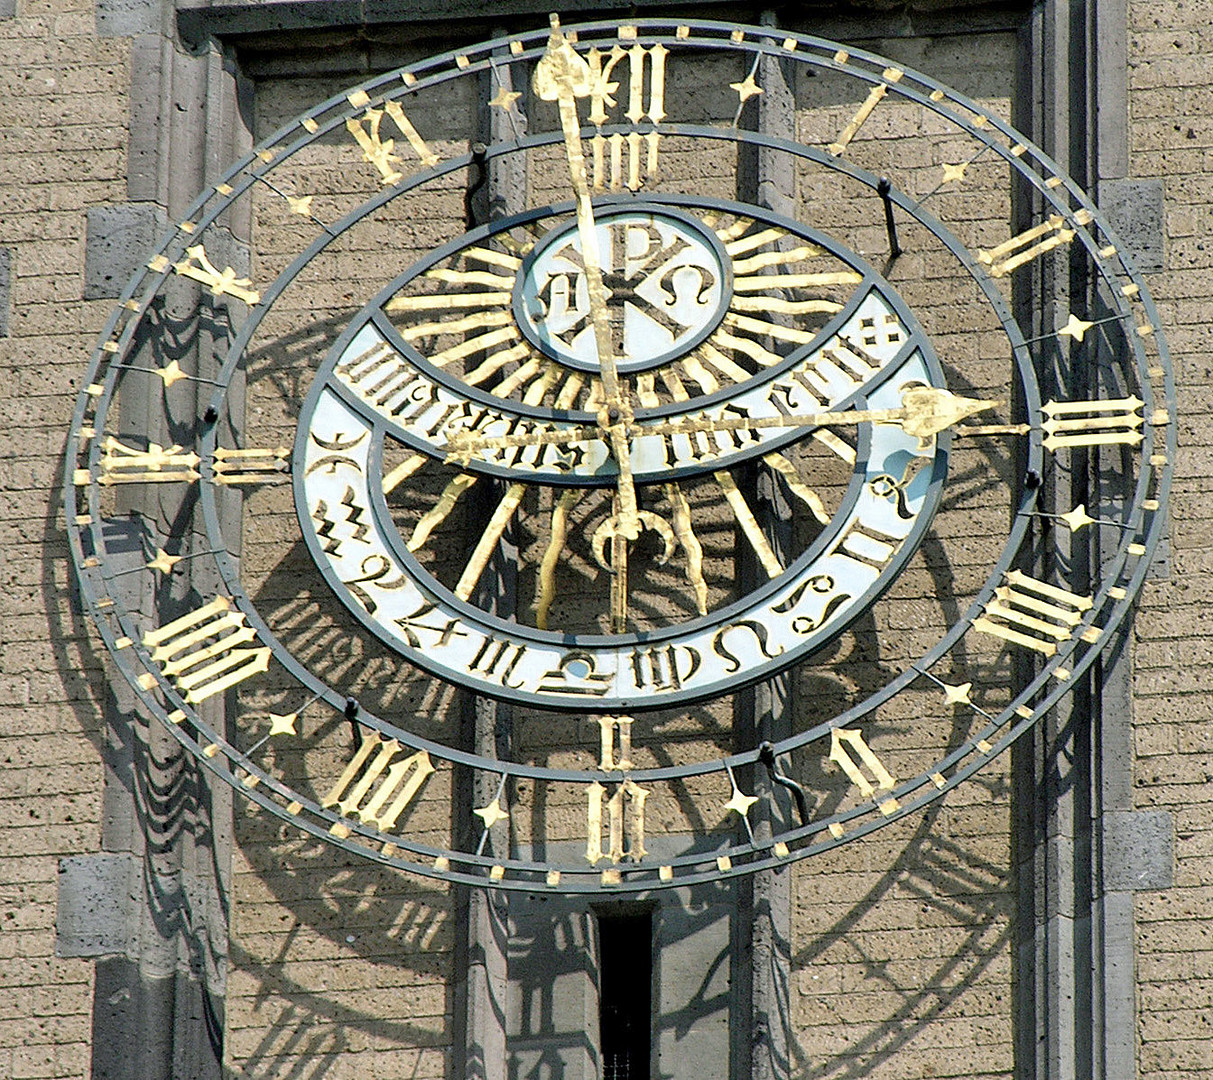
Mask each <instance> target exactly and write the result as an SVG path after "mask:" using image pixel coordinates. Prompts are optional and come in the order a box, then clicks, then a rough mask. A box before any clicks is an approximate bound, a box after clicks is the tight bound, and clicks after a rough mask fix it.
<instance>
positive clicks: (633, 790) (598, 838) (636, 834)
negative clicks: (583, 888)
mask: <svg viewBox="0 0 1213 1080" xmlns="http://www.w3.org/2000/svg"><path fill="white" fill-rule="evenodd" d="M606 790H607V789H606V788H605V787H604V786H603V785H602V784H600V783H598V781H597V780H595V781H594V782H593V783H592V784H590V785H589V786H588V787H587V788H586V842H585V857H586V859H587V860H588V861H589V862H590V863H591V864H592V865H595V866H596V865H597V864H598V863H599V862H600V861H601V860H602V859H603V858H608V859H610V860H611V862H612V863H618V862H621V861H622V860H623V859H624V858H628V859H631V860H632V861H633V862H639V861H640V860H641V859H643V858H644V857H645V856H646V855H647V854H648V851H646V850H645V846H644V801H645V799H647V798H648V794H649V793H648V791H646V790H645V789H644V788H642V787H641V786H640V785H639V784H637V783H636V782H635V781H634V780H624V781H622V782H621V783H619V784H617V785H616V786H615V793H614V794H613V795H612V796H611V797H610V798H609V799H607V800H606V804H607V826H608V828H607V844H608V847H607V850H606V851H603V850H602V824H603V821H602V803H603V798H604V796H605V795H606ZM625 803H626V819H625ZM625 841H626V846H625Z"/></svg>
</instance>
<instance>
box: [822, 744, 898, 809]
mask: <svg viewBox="0 0 1213 1080" xmlns="http://www.w3.org/2000/svg"><path fill="white" fill-rule="evenodd" d="M852 753H853V754H854V755H855V756H854V757H852V756H851V755H852ZM830 760H831V761H832V762H834V764H835V765H837V766H838V767H839V768H840V769H842V771H843V772H844V773H846V774H847V779H848V780H850V781H851V783H852V784H854V785H855V786H856V787H857V788H859V790H860V791H861V792H862V793H863V796H864V798H866V799H872V798H875V799H876V800H877V803H878V805H879V807H880V812H881V813H882V814H884V815H885V816H886V817H887V816H888V815H889V814H892V813H893V812H894V811H896V810H897V809H898V808H899V805H900V804H899V803H898V802H897V800H896V799H895V798H893V796H892V795H887V796H881V795H878V794H877V793H878V792H887V791H892V790H893V787H894V784H895V781H894V780H893V776H892V774H891V773H890V772H889V770H888V769H886V768H885V767H884V765H883V764H882V763H881V761H880V758H878V757H877V756H876V755H875V754H874V753H873V752H872V748H871V747H870V746H868V744H867V743H866V742H864V741H863V733H862V732H861V731H859V730H858V729H857V728H834V729H833V730H832V731H831V732H830ZM864 769H867V773H866V774H865V773H864Z"/></svg>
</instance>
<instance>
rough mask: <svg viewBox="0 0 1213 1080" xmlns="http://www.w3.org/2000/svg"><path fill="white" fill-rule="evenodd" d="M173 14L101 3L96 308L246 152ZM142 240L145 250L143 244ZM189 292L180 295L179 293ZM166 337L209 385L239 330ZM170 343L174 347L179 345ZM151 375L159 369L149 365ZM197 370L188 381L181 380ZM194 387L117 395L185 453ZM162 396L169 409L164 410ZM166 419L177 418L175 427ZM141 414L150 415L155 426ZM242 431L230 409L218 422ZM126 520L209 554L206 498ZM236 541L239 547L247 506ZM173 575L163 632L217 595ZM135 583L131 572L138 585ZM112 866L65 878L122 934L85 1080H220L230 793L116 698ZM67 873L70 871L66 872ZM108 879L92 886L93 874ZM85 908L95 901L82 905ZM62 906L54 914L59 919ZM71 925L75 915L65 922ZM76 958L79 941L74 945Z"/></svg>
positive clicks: (239, 227)
mask: <svg viewBox="0 0 1213 1080" xmlns="http://www.w3.org/2000/svg"><path fill="white" fill-rule="evenodd" d="M175 15H176V10H175V5H174V4H173V3H170V2H167V0H166V2H162V3H155V2H148V3H146V4H141V5H130V4H122V3H116V2H113V3H110V2H105V0H102V2H100V3H99V4H98V10H97V26H98V32H99V33H100V34H102V35H108V36H115V35H119V36H129V37H131V38H132V50H131V87H132V88H131V128H130V145H129V155H128V160H129V169H130V171H129V175H128V195H129V197H130V200H131V201H130V202H129V203H126V204H124V205H122V206H119V207H110V208H95V210H94V212H92V213H90V218H89V226H90V228H89V249H88V251H87V254H86V264H87V267H86V269H87V281H86V295H90V296H106V295H113V296H117V295H118V292H119V291H120V289H121V288H122V286H123V284H124V283H125V278H126V277H127V276H129V274H130V272H131V271H132V270H133V269H134V268H135V267H136V266H138V265H139V263H140V262H141V261H142V258H143V257H144V256H145V251H137V250H135V249H136V248H139V247H143V245H144V239H145V238H144V237H143V233H144V232H145V231H147V229H148V228H152V229H153V230H154V231H158V228H159V227H162V225H163V222H164V221H166V220H180V219H181V218H182V216H183V215H184V213H185V210H186V208H187V207H188V205H189V204H190V203H191V202H192V201H193V199H194V197H195V196H196V195H197V194H198V192H199V191H201V190H202V188H203V186H204V185H205V184H206V183H208V182H211V183H213V182H214V181H215V180H216V179H217V177H218V171H219V167H220V166H222V165H226V164H227V163H228V162H229V161H230V160H232V159H233V158H235V157H237V156H238V155H239V154H240V153H242V152H243V150H244V149H246V147H247V144H248V142H249V139H248V132H247V130H246V128H245V125H244V122H243V120H242V117H241V115H240V109H239V89H240V88H239V85H238V82H239V81H238V79H237V78H235V77H234V76H233V74H232V73H231V71H230V70H228V69H227V68H226V67H225V64H224V61H223V58H222V57H221V56H220V55H219V53H218V52H217V51H216V50H214V49H213V48H207V49H204V50H202V51H201V52H200V53H199V54H191V53H189V52H187V51H186V50H185V48H184V47H183V46H182V45H181V43H180V42H179V41H178V40H177V39H176V36H175ZM230 229H231V231H229V232H228V233H227V234H225V235H224V236H221V237H219V238H217V239H213V240H208V246H210V245H213V246H215V247H217V248H224V249H226V250H214V251H213V255H214V257H215V258H216V260H223V263H221V265H222V264H226V263H230V264H231V265H233V266H237V267H241V268H243V267H245V266H247V263H248V256H247V248H246V247H245V241H246V239H247V224H246V223H244V222H237V221H234V222H232V223H231V225H230ZM147 239H150V238H147ZM182 284H183V285H184V283H182ZM158 317H159V319H160V337H159V338H156V337H149V340H148V341H147V342H146V344H145V348H146V349H147V350H148V353H149V356H151V355H154V354H155V353H156V352H157V350H160V349H162V348H163V347H164V346H165V345H172V346H174V347H175V346H182V348H181V349H180V351H179V353H178V358H179V359H180V361H181V363H182V366H183V367H186V365H187V364H188V365H190V366H192V367H193V369H194V370H195V371H196V372H197V373H198V374H200V375H202V376H204V377H206V376H209V375H211V374H213V368H214V365H215V361H216V350H217V349H219V348H221V347H222V346H223V344H224V340H225V337H226V335H227V332H228V330H229V329H230V325H229V322H228V312H227V310H226V308H225V307H224V306H223V305H222V304H219V305H211V304H210V303H209V301H204V300H203V298H202V297H201V296H200V293H199V291H198V290H197V289H195V288H192V287H186V288H181V289H180V290H178V291H176V292H175V293H174V294H173V295H171V296H170V297H169V298H168V299H167V301H166V304H165V306H164V308H163V310H162V311H160V312H159V313H158ZM170 338H171V341H170ZM155 362H156V365H157V366H158V364H159V359H157V360H156V361H155ZM187 370H189V368H188V367H187ZM199 385H200V384H197V383H191V382H184V383H180V384H178V385H176V386H174V387H173V388H171V390H168V389H166V388H164V387H163V386H162V385H161V384H160V383H159V381H158V380H155V379H149V380H147V382H146V384H145V386H144V387H143V393H142V395H141V394H140V388H139V387H137V386H134V385H131V384H130V382H129V381H128V383H127V384H124V390H123V401H122V408H123V411H124V413H126V414H127V415H132V414H135V413H138V414H139V417H140V419H139V428H138V429H139V430H147V431H149V432H152V431H155V430H156V428H155V427H154V426H153V425H154V424H160V425H162V427H163V431H162V432H161V434H162V436H163V439H162V441H163V442H164V444H166V445H167V444H170V443H172V442H174V441H176V442H182V443H192V442H193V440H194V437H195V432H196V423H197V418H198V416H199V414H200V413H201V411H202V409H203V407H204V404H203V402H202V400H201V399H200V397H199V394H202V393H205V391H200V390H198V386H199ZM164 395H170V397H169V399H167V400H166V399H165V397H164ZM166 416H170V417H171V420H166V419H165V417H166ZM147 418H154V419H153V422H152V423H147ZM225 419H226V421H227V422H228V423H229V425H230V426H231V428H232V431H231V432H230V433H229V434H235V429H237V428H238V427H239V425H240V422H241V415H240V404H239V402H237V403H236V404H235V406H234V407H233V409H232V411H231V413H230V415H229V416H228V417H226V418H225ZM124 497H125V498H126V499H127V502H126V504H125V506H124V507H123V510H124V512H125V513H126V515H128V516H124V517H123V518H122V519H120V520H119V521H116V522H115V523H113V524H114V527H115V528H126V529H128V530H130V531H131V534H132V557H133V558H136V559H137V558H139V551H140V550H141V547H140V543H139V540H138V537H137V536H136V535H135V533H136V532H138V531H142V532H144V533H146V534H150V537H151V538H152V539H153V541H154V542H155V543H157V544H158V545H159V546H162V547H165V548H166V549H168V550H172V551H173V552H175V553H176V552H179V551H180V552H183V553H188V552H189V551H191V550H197V549H200V548H201V546H202V545H203V541H202V538H201V536H199V535H197V534H196V533H195V527H194V525H193V524H192V517H191V515H192V510H193V506H194V500H195V498H196V493H195V492H192V491H186V492H181V493H178V492H164V491H156V490H155V489H153V490H152V491H150V492H141V491H138V490H132V491H131V492H130V493H128V494H126V495H125V496H124ZM224 509H225V512H226V513H228V514H232V515H237V516H236V517H234V518H233V519H232V520H233V526H234V528H233V530H232V532H231V535H233V536H238V535H239V528H238V525H239V519H238V514H239V504H238V500H236V501H233V502H232V503H230V504H229V505H227V506H226V507H225V508H224ZM191 565H192V564H190V563H189V562H187V563H184V564H183V565H182V567H181V569H180V570H179V571H178V572H177V573H175V574H173V575H171V576H170V577H167V578H166V579H165V580H164V581H163V582H161V583H158V584H157V585H156V586H154V587H153V586H151V585H150V584H149V585H148V586H146V587H144V589H143V592H142V594H141V595H138V596H133V597H131V603H132V606H133V607H135V608H139V607H142V608H143V610H144V611H146V613H147V614H148V616H149V622H152V623H154V622H155V621H160V622H163V621H165V620H168V619H171V618H173V617H175V616H176V615H179V614H180V613H181V612H182V611H183V610H185V609H186V608H188V607H191V606H193V605H194V604H195V603H196V602H197V600H198V598H199V597H209V596H210V595H213V594H214V592H215V589H216V588H217V585H218V582H217V581H215V580H204V579H202V577H200V576H199V575H201V574H202V573H203V572H202V571H200V570H192V569H190V567H191ZM141 579H143V575H134V576H132V578H131V580H132V581H137V580H141ZM208 706H209V707H210V709H211V715H210V716H209V717H208V719H209V720H210V721H211V722H212V723H215V724H216V725H217V726H218V725H221V724H222V723H223V713H222V710H223V707H224V706H223V704H222V703H214V704H211V703H208ZM108 711H109V727H108V743H107V748H106V784H105V790H104V797H103V800H104V801H103V827H102V847H103V853H102V854H101V855H99V856H95V857H93V858H95V859H96V860H98V862H97V867H94V868H91V869H90V868H88V867H82V866H69V867H66V868H65V874H64V875H63V878H64V881H65V884H66V885H67V886H68V895H67V900H68V905H69V907H70V906H71V905H72V904H77V905H78V906H79V905H80V904H81V903H83V901H81V898H80V895H79V892H78V890H73V888H72V881H71V878H72V876H73V875H78V874H83V875H84V876H85V877H90V878H95V879H97V880H103V881H104V882H105V883H106V885H105V887H106V888H108V889H110V890H112V891H113V893H114V895H113V896H112V897H110V899H111V900H112V901H113V902H114V906H113V907H112V908H104V910H110V911H111V912H112V913H114V915H115V917H116V918H117V919H118V920H120V922H121V926H120V928H118V929H115V928H114V927H113V926H110V927H106V928H101V929H103V930H104V931H105V932H104V933H103V934H101V936H100V937H99V938H97V939H96V941H95V944H96V946H97V947H95V948H92V949H90V950H89V951H87V952H85V953H77V954H76V955H81V954H83V955H95V956H98V957H99V959H98V964H97V978H96V986H95V994H94V1016H93V1076H94V1077H95V1078H98V1080H99V1078H103V1077H104V1078H114V1080H118V1078H121V1080H162V1078H164V1077H168V1076H171V1077H174V1078H175V1080H218V1078H219V1077H220V1076H221V1075H222V1071H223V1013H224V992H225V978H226V956H227V932H228V919H227V897H228V894H229V884H230V882H229V869H230V858H231V806H230V793H229V792H228V791H227V790H226V788H224V787H223V785H219V788H220V789H221V790H212V789H211V788H210V787H209V786H208V785H207V784H206V783H205V781H204V779H203V777H202V776H201V775H200V771H199V770H198V769H197V768H196V767H195V765H194V764H193V761H192V759H191V758H189V757H188V756H187V755H186V754H185V753H184V752H183V751H182V750H181V749H180V747H179V745H178V744H177V742H176V741H175V740H174V739H173V738H172V737H171V735H170V734H169V733H168V732H167V731H165V730H164V728H163V727H162V726H161V725H160V724H159V723H158V722H157V721H154V720H150V721H149V720H148V719H147V718H146V717H143V716H142V715H141V714H140V713H139V712H138V711H137V709H136V707H135V703H134V701H133V699H132V697H131V695H130V694H129V693H127V692H125V690H124V689H116V690H115V697H114V698H113V699H112V700H111V703H110V707H109V710H108ZM69 862H70V861H69ZM98 868H104V871H105V872H104V873H102V874H101V875H100V876H99V877H98V876H97V875H95V874H93V870H94V869H98ZM89 899H90V900H93V899H96V898H95V896H94V897H90V898H89ZM62 906H63V905H62V904H61V912H60V914H61V917H62V916H63V915H64V912H63V910H62ZM67 914H68V916H71V915H72V912H71V911H69V912H67ZM65 947H67V948H70V947H71V942H65Z"/></svg>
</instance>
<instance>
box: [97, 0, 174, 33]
mask: <svg viewBox="0 0 1213 1080" xmlns="http://www.w3.org/2000/svg"><path fill="white" fill-rule="evenodd" d="M96 12H97V35H98V36H99V37H134V36H135V35H136V34H150V33H154V32H155V31H156V30H157V29H158V28H159V26H160V18H161V4H160V2H159V0H96Z"/></svg>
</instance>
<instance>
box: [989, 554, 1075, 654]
mask: <svg viewBox="0 0 1213 1080" xmlns="http://www.w3.org/2000/svg"><path fill="white" fill-rule="evenodd" d="M1005 581H1006V584H1005V585H1000V586H999V587H998V588H997V589H995V590H994V598H993V599H992V600H990V601H989V602H988V603H987V604H986V606H985V609H984V612H983V615H982V616H981V617H980V618H977V619H974V620H973V628H974V629H975V630H981V631H983V632H984V633H987V634H993V635H994V636H995V637H999V638H1002V639H1003V640H1004V641H1009V642H1011V643H1013V644H1015V645H1022V646H1024V647H1025V648H1028V649H1034V650H1035V651H1036V652H1038V653H1041V654H1043V655H1044V656H1052V655H1053V654H1054V653H1056V652H1057V645H1058V643H1059V642H1062V641H1067V640H1068V639H1070V638H1071V637H1073V636H1074V631H1075V628H1076V627H1077V626H1078V624H1079V623H1080V622H1081V621H1082V616H1083V613H1084V612H1086V611H1089V610H1090V608H1091V598H1090V597H1089V596H1078V595H1077V594H1075V593H1072V592H1068V591H1067V590H1065V589H1061V588H1058V587H1057V586H1056V585H1049V584H1047V583H1045V582H1043V581H1037V580H1036V579H1035V578H1032V577H1028V575H1027V574H1025V573H1023V572H1022V571H1019V570H1009V571H1008V572H1007V573H1006V575H1005Z"/></svg>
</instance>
